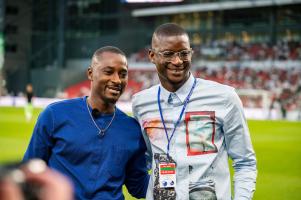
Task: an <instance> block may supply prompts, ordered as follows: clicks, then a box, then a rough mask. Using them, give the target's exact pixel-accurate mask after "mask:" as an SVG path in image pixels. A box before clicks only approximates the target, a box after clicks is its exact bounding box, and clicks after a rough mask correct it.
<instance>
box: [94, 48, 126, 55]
mask: <svg viewBox="0 0 301 200" xmlns="http://www.w3.org/2000/svg"><path fill="white" fill-rule="evenodd" d="M104 52H111V53H116V54H121V55H123V56H125V57H126V55H125V53H124V52H123V51H121V50H120V49H119V48H117V47H114V46H105V47H101V48H99V49H97V50H96V51H95V52H94V54H93V57H94V56H96V57H98V56H100V55H101V54H103V53H104Z"/></svg>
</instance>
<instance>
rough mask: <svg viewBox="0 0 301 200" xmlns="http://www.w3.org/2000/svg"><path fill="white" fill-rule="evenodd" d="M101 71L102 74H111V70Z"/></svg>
mask: <svg viewBox="0 0 301 200" xmlns="http://www.w3.org/2000/svg"><path fill="white" fill-rule="evenodd" d="M103 73H104V74H112V73H113V72H112V71H111V70H104V71H103Z"/></svg>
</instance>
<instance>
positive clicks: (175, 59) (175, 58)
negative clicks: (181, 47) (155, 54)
mask: <svg viewBox="0 0 301 200" xmlns="http://www.w3.org/2000/svg"><path fill="white" fill-rule="evenodd" d="M170 62H171V63H172V64H174V65H179V64H182V63H183V60H182V59H181V58H180V55H179V54H178V53H176V54H175V55H174V56H173V57H172V59H171V61H170Z"/></svg>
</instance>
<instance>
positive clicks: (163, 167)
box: [159, 163, 176, 188]
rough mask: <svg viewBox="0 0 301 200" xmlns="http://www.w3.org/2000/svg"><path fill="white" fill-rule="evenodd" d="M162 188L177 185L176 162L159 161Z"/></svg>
mask: <svg viewBox="0 0 301 200" xmlns="http://www.w3.org/2000/svg"><path fill="white" fill-rule="evenodd" d="M159 184H160V188H175V187H176V163H159Z"/></svg>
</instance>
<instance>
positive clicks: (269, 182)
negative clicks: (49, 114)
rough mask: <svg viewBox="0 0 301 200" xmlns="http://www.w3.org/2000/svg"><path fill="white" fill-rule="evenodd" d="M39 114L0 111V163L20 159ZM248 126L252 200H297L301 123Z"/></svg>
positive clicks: (300, 184)
mask: <svg viewBox="0 0 301 200" xmlns="http://www.w3.org/2000/svg"><path fill="white" fill-rule="evenodd" d="M39 112H40V110H38V109H36V110H35V116H34V119H33V120H32V122H30V123H28V122H26V121H25V116H24V113H23V109H22V108H4V107H0V163H4V162H8V161H16V160H20V159H21V158H22V156H23V153H24V151H25V149H26V146H27V144H28V142H29V139H30V135H31V132H32V129H33V126H34V122H35V120H36V118H37V115H38V113H39ZM248 123H249V127H250V132H251V137H252V141H253V145H254V148H255V151H256V155H257V159H258V179H257V186H256V188H257V189H256V192H255V194H254V199H255V200H266V199H273V200H283V199H301V148H300V146H301V122H285V121H249V122H248ZM125 196H126V199H127V200H131V199H134V198H131V197H130V196H129V195H128V194H126V195H125Z"/></svg>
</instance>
